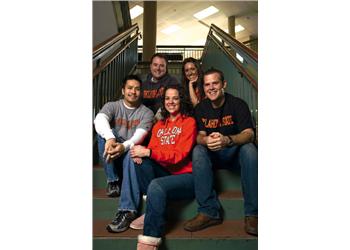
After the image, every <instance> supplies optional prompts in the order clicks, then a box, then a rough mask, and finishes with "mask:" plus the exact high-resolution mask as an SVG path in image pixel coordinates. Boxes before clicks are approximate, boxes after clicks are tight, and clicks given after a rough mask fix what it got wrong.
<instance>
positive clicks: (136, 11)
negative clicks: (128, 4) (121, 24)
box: [130, 5, 143, 19]
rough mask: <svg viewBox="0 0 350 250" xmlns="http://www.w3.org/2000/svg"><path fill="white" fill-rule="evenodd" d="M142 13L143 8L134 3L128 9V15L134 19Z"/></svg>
mask: <svg viewBox="0 0 350 250" xmlns="http://www.w3.org/2000/svg"><path fill="white" fill-rule="evenodd" d="M142 13H143V8H142V7H141V6H140V5H135V6H134V7H133V8H132V9H130V17H131V19H134V18H136V17H138V16H139V15H141V14H142Z"/></svg>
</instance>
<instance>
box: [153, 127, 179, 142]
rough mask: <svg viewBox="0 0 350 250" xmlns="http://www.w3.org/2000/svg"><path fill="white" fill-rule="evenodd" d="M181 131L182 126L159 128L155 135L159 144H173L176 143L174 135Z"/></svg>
mask: <svg viewBox="0 0 350 250" xmlns="http://www.w3.org/2000/svg"><path fill="white" fill-rule="evenodd" d="M181 132H182V127H181V128H179V127H176V126H174V127H172V128H160V129H158V131H157V137H158V138H159V140H160V145H174V144H175V143H176V140H175V138H176V136H179V135H180V134H181Z"/></svg>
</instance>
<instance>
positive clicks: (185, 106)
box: [161, 84, 193, 121]
mask: <svg viewBox="0 0 350 250" xmlns="http://www.w3.org/2000/svg"><path fill="white" fill-rule="evenodd" d="M168 89H176V90H177V91H178V92H179V97H180V113H181V114H182V115H185V116H192V115H193V107H192V104H191V101H190V100H189V98H188V96H187V95H185V91H184V88H183V87H182V86H180V85H178V84H174V85H172V84H171V85H167V86H166V87H165V89H164V92H163V93H164V94H163V97H162V106H161V115H162V120H163V121H165V120H166V119H167V118H168V117H169V116H170V113H169V112H168V110H166V108H165V106H164V104H165V94H166V91H167V90H168Z"/></svg>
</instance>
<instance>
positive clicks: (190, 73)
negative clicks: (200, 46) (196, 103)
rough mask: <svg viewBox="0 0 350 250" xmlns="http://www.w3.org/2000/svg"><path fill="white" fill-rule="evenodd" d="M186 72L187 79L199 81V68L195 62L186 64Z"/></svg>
mask: <svg viewBox="0 0 350 250" xmlns="http://www.w3.org/2000/svg"><path fill="white" fill-rule="evenodd" d="M184 72H185V76H186V78H187V80H189V81H197V79H198V70H197V68H196V66H195V65H194V63H192V62H188V63H186V64H185V66H184Z"/></svg>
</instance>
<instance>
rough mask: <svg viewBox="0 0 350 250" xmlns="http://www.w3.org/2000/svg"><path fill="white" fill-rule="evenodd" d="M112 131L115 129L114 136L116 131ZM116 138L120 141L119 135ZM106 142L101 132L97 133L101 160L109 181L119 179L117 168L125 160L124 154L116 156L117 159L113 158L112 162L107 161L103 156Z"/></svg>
mask: <svg viewBox="0 0 350 250" xmlns="http://www.w3.org/2000/svg"><path fill="white" fill-rule="evenodd" d="M112 131H113V134H114V136H116V133H115V131H114V130H112ZM116 140H117V141H119V140H118V137H117V139H116ZM119 142H120V141H119ZM105 144H106V140H105V139H104V138H102V137H101V136H100V135H99V134H97V148H98V155H99V157H100V161H101V163H102V165H103V168H104V170H105V175H106V178H107V182H113V181H118V180H119V175H118V171H117V168H118V167H119V168H120V166H121V164H122V161H123V158H124V155H122V156H120V157H118V158H116V159H115V160H113V161H111V162H107V161H106V159H105V157H103V152H104V150H105Z"/></svg>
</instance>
